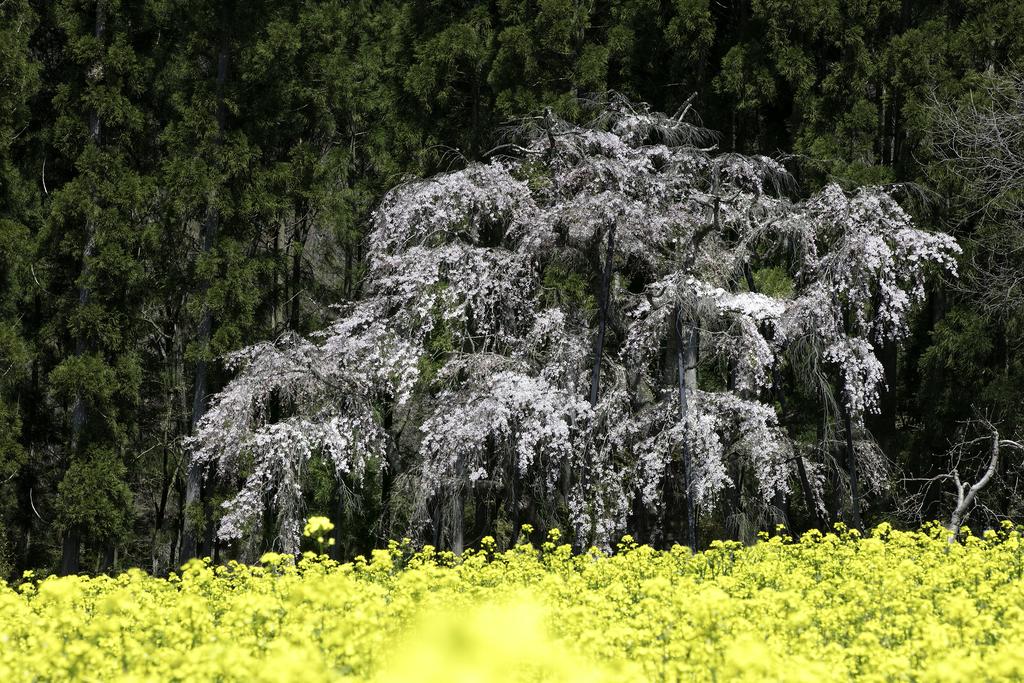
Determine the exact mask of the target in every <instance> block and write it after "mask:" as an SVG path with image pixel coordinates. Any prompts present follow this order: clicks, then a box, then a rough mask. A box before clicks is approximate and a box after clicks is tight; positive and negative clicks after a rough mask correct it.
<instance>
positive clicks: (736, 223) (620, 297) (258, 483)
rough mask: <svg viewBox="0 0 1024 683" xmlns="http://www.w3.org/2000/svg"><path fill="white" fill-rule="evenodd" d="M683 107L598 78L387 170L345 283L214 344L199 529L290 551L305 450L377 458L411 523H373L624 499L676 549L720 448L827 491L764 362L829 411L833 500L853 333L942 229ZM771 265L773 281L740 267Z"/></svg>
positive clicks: (948, 252)
mask: <svg viewBox="0 0 1024 683" xmlns="http://www.w3.org/2000/svg"><path fill="white" fill-rule="evenodd" d="M688 116H689V106H688V105H686V106H684V107H683V108H682V109H680V111H678V112H677V113H676V114H675V115H673V116H667V115H664V114H659V113H657V112H653V111H651V110H650V109H649V108H648V107H646V106H643V105H634V104H632V103H629V102H628V101H626V100H625V99H623V98H621V97H618V96H613V97H612V99H611V101H610V103H609V105H608V107H607V108H606V109H605V110H604V111H603V112H602V113H601V115H600V116H599V117H598V118H597V119H596V120H595V121H594V122H593V124H592V125H590V126H586V127H579V126H575V125H571V124H569V123H567V122H564V121H560V120H558V119H557V118H555V117H554V116H552V115H551V114H550V113H548V114H546V115H545V116H544V117H539V118H537V119H533V120H530V121H527V122H526V123H525V124H524V125H523V126H521V127H520V128H519V129H518V130H517V131H516V135H515V136H514V137H513V141H512V142H509V143H506V144H503V145H501V146H500V147H498V148H495V149H494V150H491V152H488V153H487V154H485V158H486V159H487V161H485V162H481V163H474V164H469V165H467V166H466V168H464V169H461V170H458V171H454V172H450V173H445V174H442V175H439V176H435V177H432V178H428V179H425V180H417V181H413V182H409V183H406V184H403V185H401V186H399V187H397V188H395V189H394V190H393V191H392V192H391V193H389V194H388V196H387V197H386V198H385V199H384V201H383V202H382V204H381V206H380V208H379V209H378V211H377V212H376V215H375V221H374V225H373V230H372V232H371V233H370V235H369V237H368V247H369V250H368V251H369V253H368V258H367V265H368V269H367V275H366V280H365V284H364V287H363V292H364V296H363V297H362V298H361V300H359V301H357V302H349V303H345V304H343V305H341V306H340V307H339V308H338V318H337V322H335V323H334V324H333V325H332V326H330V327H329V328H328V329H326V330H324V331H323V332H321V333H319V334H317V335H313V336H311V337H309V338H305V339H303V338H298V337H294V336H290V337H286V338H282V339H279V340H277V341H276V342H273V343H265V344H261V345H258V346H256V347H252V348H249V349H246V350H244V351H242V352H240V353H238V354H236V355H235V356H233V357H232V358H231V363H232V365H233V367H234V368H235V370H236V376H235V379H234V380H233V381H232V382H231V383H230V384H229V385H228V386H227V387H226V388H225V389H224V391H222V392H221V393H220V394H219V395H218V396H217V398H216V400H215V401H214V402H213V404H212V406H211V408H210V410H209V411H208V412H207V414H206V415H205V416H204V418H203V421H202V422H201V424H200V425H199V429H198V431H197V433H196V436H195V437H194V438H193V439H192V440H191V444H190V445H191V447H192V449H193V451H194V454H195V457H194V458H193V460H194V462H195V463H196V466H198V467H216V468H217V470H218V472H219V473H220V475H221V477H222V478H224V479H225V480H228V481H235V482H237V484H238V493H237V495H235V497H233V498H232V499H231V500H229V501H228V502H227V503H226V504H225V513H224V516H223V517H222V519H221V521H220V528H219V534H220V536H221V537H222V538H224V539H239V538H243V539H251V538H254V537H255V535H256V532H258V531H260V530H261V529H263V528H264V527H265V526H266V525H267V524H272V525H273V527H272V528H273V529H275V530H276V532H277V537H278V539H279V545H280V546H281V547H282V548H284V549H286V550H295V549H296V548H297V543H298V539H299V531H300V530H301V525H300V520H301V518H302V514H303V509H302V508H303V493H304V491H303V480H304V477H303V475H304V472H305V470H306V468H307V467H308V465H309V463H310V461H311V460H312V459H314V458H318V459H321V460H323V461H324V462H327V463H329V464H330V465H331V468H332V470H333V471H334V472H335V473H336V474H337V475H338V476H350V477H356V478H359V477H364V476H366V475H367V474H368V473H373V474H377V473H381V474H382V476H381V481H382V482H384V483H382V485H381V489H382V490H381V491H380V495H381V497H382V499H383V501H384V503H385V504H387V505H392V506H394V505H399V504H402V505H405V506H406V507H407V508H408V509H407V510H405V511H404V515H403V518H404V519H408V520H409V524H410V525H411V527H412V528H411V529H392V528H384V529H382V533H383V534H391V533H395V532H405V531H410V530H411V531H412V532H415V533H420V534H424V533H425V534H426V535H425V536H421V537H423V538H425V539H426V540H429V541H431V542H433V543H435V544H438V545H443V546H446V547H451V548H453V549H455V550H457V551H460V550H461V549H462V547H463V546H464V544H465V542H466V532H465V529H464V522H465V519H466V515H467V508H468V506H470V505H472V508H473V511H474V518H475V520H479V521H480V523H479V524H477V525H476V526H477V527H479V528H477V529H476V531H477V532H481V531H482V530H487V529H489V528H490V527H491V526H493V525H494V524H495V523H496V517H495V516H496V515H497V514H499V513H501V514H504V515H506V518H507V519H508V520H509V521H511V522H512V523H514V524H515V525H516V526H517V527H518V525H519V524H520V523H523V522H531V523H541V524H545V525H562V526H567V527H568V528H571V530H572V533H573V537H574V539H575V542H576V543H577V544H578V545H581V546H582V545H585V544H590V543H597V544H604V545H607V544H609V543H611V542H612V541H613V540H614V539H615V538H616V537H617V535H618V534H621V533H623V532H624V531H626V530H627V529H629V528H630V527H631V525H634V526H635V525H636V524H637V523H638V522H637V520H638V519H640V518H643V519H644V520H648V521H650V520H653V522H650V524H648V523H647V522H645V523H644V525H645V526H649V527H651V529H650V531H649V533H647V537H648V538H649V539H653V540H660V541H661V542H665V543H668V542H673V541H683V542H686V543H687V544H689V545H690V546H692V547H695V546H696V545H697V541H698V539H697V524H698V517H699V514H700V510H702V509H705V510H712V509H714V508H715V506H718V505H721V504H722V501H723V493H724V492H725V491H727V490H728V489H729V488H730V487H735V486H737V482H736V481H734V480H733V476H732V475H731V474H730V473H731V472H743V473H745V476H747V477H749V478H750V481H753V482H754V486H753V488H754V490H755V491H756V496H757V497H758V498H759V499H761V500H763V501H772V500H774V499H777V498H778V497H779V496H781V495H788V494H789V493H790V492H791V490H792V489H793V488H794V487H795V486H796V485H797V484H796V482H799V486H800V487H802V488H803V489H805V491H804V493H805V497H806V498H807V499H808V500H809V501H811V504H812V505H815V506H820V507H823V505H824V503H823V499H822V492H821V486H822V484H821V482H822V479H823V472H822V468H823V464H822V463H815V462H810V461H806V462H805V460H804V458H803V457H801V456H799V455H797V454H796V450H795V448H794V441H793V439H792V438H791V436H790V435H789V434H788V433H787V431H786V429H785V428H784V426H783V425H782V424H781V422H780V418H779V413H778V408H777V402H776V400H775V397H776V396H777V392H778V390H779V389H780V387H779V384H780V379H779V378H780V377H781V376H782V375H781V373H780V372H779V369H780V368H781V367H786V368H790V369H791V372H790V373H788V374H789V375H792V376H793V377H795V378H796V380H797V381H800V382H803V383H804V384H806V385H807V386H812V387H814V390H815V391H818V392H819V393H820V394H821V396H822V398H823V401H832V402H833V403H835V404H836V405H837V406H838V408H839V409H840V410H841V412H842V415H843V416H844V419H845V424H846V436H847V442H848V446H849V448H848V459H847V460H848V462H847V468H848V470H849V475H850V484H851V488H852V489H853V491H852V493H853V501H854V504H853V510H854V514H855V515H856V514H857V504H856V501H857V496H858V490H857V486H858V482H859V480H858V472H859V471H864V472H867V473H869V474H870V475H871V476H870V477H869V479H870V478H871V477H874V476H875V473H876V472H877V471H879V469H880V466H878V465H877V463H874V462H866V463H861V462H858V461H857V457H856V454H857V453H859V451H857V450H856V449H855V447H854V443H853V442H854V437H855V436H856V435H862V434H863V433H864V427H863V418H864V415H865V414H866V413H868V412H870V411H871V410H873V409H875V408H876V407H877V401H878V390H879V386H880V384H881V382H882V373H881V366H880V364H879V362H878V360H877V358H876V357H875V353H874V352H875V345H876V344H877V343H878V342H880V341H883V340H898V339H900V338H901V337H902V336H903V335H904V334H905V333H906V330H907V317H908V315H909V313H910V311H911V307H912V306H913V304H914V303H915V302H916V301H918V300H919V299H920V298H921V296H922V293H923V283H924V281H925V278H926V277H927V276H928V275H929V274H930V273H931V272H932V271H935V270H941V269H945V270H947V271H950V270H953V268H954V266H955V261H954V258H955V255H956V253H957V251H958V248H957V245H956V244H955V243H954V242H953V241H952V240H951V239H950V238H949V237H947V236H944V235H940V234H932V233H928V232H924V231H922V230H919V229H917V228H915V227H914V226H913V224H912V221H911V220H910V218H909V216H908V215H907V214H906V213H905V212H904V211H903V210H902V209H901V208H900V206H899V205H898V204H897V203H896V201H895V200H894V199H893V198H892V197H891V196H890V195H889V194H888V193H887V192H886V191H885V190H884V189H882V188H863V189H861V190H859V191H858V192H856V193H854V194H853V195H848V194H847V193H845V192H843V191H842V190H840V189H839V188H838V187H837V186H829V187H827V188H825V190H823V191H822V192H820V193H818V194H817V195H815V196H814V197H811V198H810V199H808V200H806V201H796V200H794V199H793V198H792V197H791V195H792V194H793V190H794V188H793V183H792V181H791V179H790V177H789V176H788V174H787V173H786V171H785V169H784V168H783V167H782V166H781V165H779V164H778V163H776V162H775V161H773V160H772V159H769V158H767V157H746V156H741V155H737V154H717V153H716V152H715V150H714V148H713V147H708V146H707V145H708V143H709V141H710V140H711V136H710V135H709V134H708V133H707V132H706V131H703V130H702V129H700V128H699V127H697V126H694V125H692V124H691V123H689V122H688V121H686V119H687V118H688ZM768 267H772V268H775V269H776V270H777V271H778V272H780V273H782V274H783V277H784V278H785V280H786V282H787V283H788V284H789V287H788V291H785V292H761V291H759V288H758V287H757V282H756V278H755V277H754V271H755V269H762V268H768ZM566 282H571V283H575V284H574V285H573V286H575V287H576V288H577V289H582V290H584V291H585V295H586V296H585V297H584V298H585V299H586V301H591V302H596V307H593V306H591V305H587V304H586V303H585V302H584V301H583V299H581V298H580V296H577V297H576V298H575V299H573V297H570V296H567V295H565V293H566V291H568V288H569V287H568V285H566ZM577 294H579V293H578V292H577ZM833 397H836V398H833ZM395 487H399V488H401V490H402V491H404V492H405V495H401V496H393V495H392V494H393V492H394V491H393V489H394V488H395ZM396 500H400V501H402V502H401V503H398V502H395V501H396ZM268 503H269V504H270V509H272V510H273V512H274V518H272V519H271V518H268V516H267V515H266V514H265V510H266V509H267V507H268V505H267V504H268ZM498 508H500V510H499V509H498ZM855 519H856V517H855ZM684 521H685V531H680V529H682V528H683V527H682V526H680V525H681V524H682V523H683V522H684ZM857 522H858V523H859V519H858V520H857ZM473 540H475V539H474V538H470V541H471V542H472V541H473Z"/></svg>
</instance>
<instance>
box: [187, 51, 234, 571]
mask: <svg viewBox="0 0 1024 683" xmlns="http://www.w3.org/2000/svg"><path fill="white" fill-rule="evenodd" d="M227 74H228V53H227V48H226V47H222V48H221V50H220V53H219V54H218V55H217V81H216V94H217V144H220V143H221V142H222V141H223V139H224V128H225V123H226V119H227V112H226V109H225V105H224V84H225V83H226V82H227ZM219 220H220V216H219V212H218V210H217V205H216V202H215V198H214V197H212V196H211V197H210V198H209V203H208V205H207V207H206V218H205V220H204V221H203V254H204V255H205V254H209V253H210V252H211V251H212V250H213V246H214V244H215V243H216V240H217V231H218V228H219ZM209 288H210V281H209V280H208V279H207V280H204V281H203V282H202V283H201V284H200V287H199V296H200V298H204V299H205V297H206V293H207V291H208V290H209ZM212 331H213V311H212V310H210V307H209V306H208V305H207V304H206V302H205V301H204V302H203V317H202V319H201V321H200V323H199V330H198V334H197V335H196V337H197V339H196V340H197V341H198V342H199V347H200V356H199V359H198V360H197V361H196V370H195V384H194V392H193V397H192V421H191V425H190V430H189V431H190V432H191V433H193V434H194V433H195V430H196V425H197V424H198V423H199V420H200V419H202V417H203V414H204V413H205V412H206V395H207V393H208V386H207V380H208V377H207V374H208V371H209V362H208V361H207V359H206V354H207V352H208V348H207V347H208V345H209V343H210V336H211V333H212ZM203 479H204V477H203V472H202V468H200V467H198V466H196V465H195V464H194V463H193V462H192V461H191V458H190V459H189V465H188V481H187V483H186V485H185V509H184V510H182V513H183V514H184V515H185V520H184V528H183V530H182V534H181V552H180V556H179V562H180V563H182V564H184V563H185V562H187V561H188V560H190V559H192V558H193V557H195V556H196V553H197V552H199V551H200V550H202V549H201V548H199V547H197V543H198V540H199V539H198V531H199V528H198V526H197V522H198V520H197V519H196V518H197V517H198V510H197V508H198V507H199V506H200V504H201V503H200V499H201V496H202V490H203ZM204 513H205V511H204ZM204 517H205V514H204ZM205 521H206V524H207V526H209V520H205ZM203 545H207V544H205V543H204V544H203ZM207 550H208V549H207Z"/></svg>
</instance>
